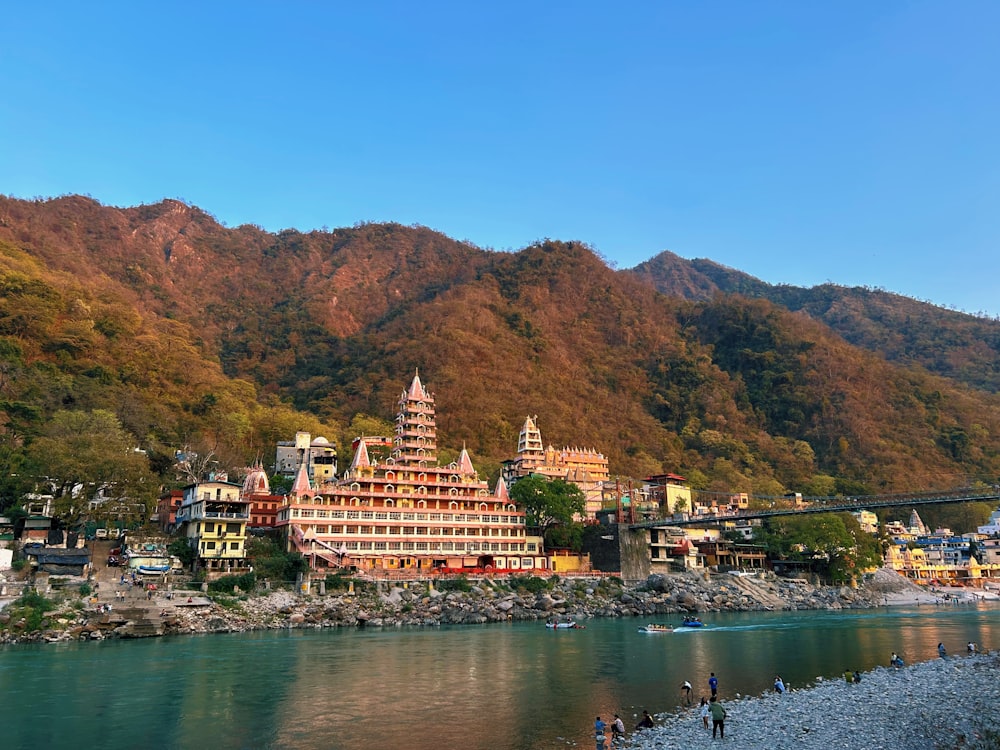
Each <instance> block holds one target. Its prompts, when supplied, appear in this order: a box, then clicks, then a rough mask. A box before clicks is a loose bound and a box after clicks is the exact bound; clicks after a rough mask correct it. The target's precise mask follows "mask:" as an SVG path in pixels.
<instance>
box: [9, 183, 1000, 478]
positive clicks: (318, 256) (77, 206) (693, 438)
mask: <svg viewBox="0 0 1000 750" xmlns="http://www.w3.org/2000/svg"><path fill="white" fill-rule="evenodd" d="M0 250H2V252H0V282H2V283H3V284H4V289H6V290H11V289H15V288H18V289H22V288H23V289H29V290H31V289H34V290H35V292H33V293H32V294H27V296H25V294H26V293H19V294H21V296H20V297H17V298H16V304H15V303H14V302H12V300H14V299H15V298H14V297H12V296H11V295H10V294H8V295H7V302H6V303H4V302H2V301H0V337H2V339H3V341H4V342H5V344H4V346H5V347H6V348H5V349H2V350H0V356H2V357H3V360H2V362H0V363H2V364H3V365H4V367H5V368H6V369H7V371H9V372H13V373H15V375H16V377H12V378H9V379H8V380H7V381H6V385H4V386H3V387H4V388H5V389H6V390H5V391H4V390H0V397H2V399H3V403H0V409H2V410H3V411H4V417H5V420H6V422H7V423H8V424H10V423H12V420H13V417H12V416H11V415H12V413H13V412H16V411H17V410H16V409H14V408H13V407H12V406H11V404H15V403H18V404H28V405H32V407H33V408H35V409H36V410H37V413H38V417H37V419H36V420H35V421H34V422H33V423H32V424H31V425H29V429H26V430H22V431H21V432H19V433H17V434H18V435H19V437H18V439H19V440H21V442H22V443H30V440H31V435H32V430H34V431H35V432H37V431H39V430H41V429H43V427H44V420H45V418H46V416H47V415H50V414H51V413H53V411H54V410H56V409H58V408H98V407H99V408H105V407H111V408H113V409H114V410H115V411H116V413H117V414H118V415H119V418H123V417H124V418H123V423H125V424H126V426H127V428H128V429H129V430H130V431H131V432H132V433H133V434H134V435H135V437H136V440H137V441H138V442H140V443H143V441H148V442H150V443H151V444H152V443H155V444H156V445H157V446H159V447H160V449H162V450H166V449H167V448H169V447H175V446H177V445H180V444H185V443H190V442H192V441H197V440H204V439H205V436H206V435H209V436H211V438H212V440H213V441H214V443H215V444H216V445H217V447H218V449H219V451H220V455H222V454H224V455H225V456H226V458H227V460H228V461H230V462H231V465H232V466H233V467H234V468H235V467H238V466H240V465H245V463H244V464H240V461H244V462H248V461H249V460H250V458H251V457H252V456H253V455H258V454H259V453H260V452H262V451H266V450H269V448H268V446H267V441H270V440H273V439H276V438H275V437H274V436H275V435H278V434H279V433H282V431H284V433H287V434H282V435H281V437H282V439H287V438H288V436H289V434H291V433H292V432H294V431H295V429H298V427H295V426H294V425H296V424H302V425H306V424H308V425H309V426H311V427H313V428H314V429H322V430H324V431H325V432H326V433H329V434H333V435H336V436H337V438H338V440H339V442H340V443H341V450H342V452H343V450H344V444H345V443H346V442H347V440H349V439H350V437H351V435H350V434H349V432H350V429H351V427H350V423H351V422H352V420H353V419H355V418H356V417H357V415H359V414H360V415H362V416H364V415H368V416H371V417H375V418H378V419H382V420H387V419H390V418H391V416H392V415H393V414H394V413H395V401H396V398H397V397H398V394H399V391H400V390H401V389H402V388H403V387H404V385H405V382H407V381H408V377H409V376H411V374H412V372H413V370H414V368H419V370H420V372H421V375H422V377H423V378H424V380H425V383H427V384H428V385H429V386H430V387H431V389H432V390H434V391H436V392H437V393H438V399H437V402H438V423H439V432H440V435H441V443H442V445H445V446H448V447H450V448H451V449H452V450H454V449H456V448H457V447H459V446H461V445H462V444H466V445H467V446H468V447H469V449H470V450H471V451H473V453H474V456H475V460H476V465H477V467H479V468H480V470H481V471H482V472H483V473H484V474H489V475H491V476H492V475H495V473H496V471H497V470H498V467H499V462H500V461H502V460H503V459H505V458H508V457H510V456H511V455H512V454H513V452H514V451H515V449H516V444H517V431H518V429H519V428H520V425H521V423H522V422H523V419H524V415H525V414H529V413H530V414H538V415H539V421H540V427H541V429H542V432H543V438H544V439H545V441H546V442H547V443H553V444H555V445H564V444H566V445H584V446H586V447H593V448H596V449H598V450H600V451H601V452H603V453H605V454H606V455H607V456H608V457H609V460H610V462H611V465H612V471H613V472H614V473H616V474H619V475H624V476H633V477H642V476H645V475H647V474H653V473H660V472H662V471H664V470H667V471H673V472H676V473H681V474H684V475H686V476H688V477H689V478H690V479H691V482H692V484H693V485H694V486H696V487H699V488H712V489H719V490H724V491H736V490H741V491H754V492H757V493H758V494H780V493H782V492H784V491H786V490H795V491H806V493H807V494H810V493H811V494H831V493H832V492H853V493H860V492H861V491H864V490H871V491H889V490H905V489H915V488H926V487H930V486H950V485H954V484H955V483H957V482H960V481H964V479H965V478H966V477H973V478H982V479H984V480H987V479H989V478H991V477H996V476H997V475H998V474H1000V398H998V397H997V395H996V393H994V392H991V391H990V390H989V384H990V383H991V382H992V375H991V376H990V377H989V378H987V377H984V376H980V381H981V382H975V378H972V379H971V382H970V380H962V379H961V378H959V377H958V376H959V375H961V374H962V373H963V372H966V371H973V372H974V371H975V370H976V369H977V368H979V367H981V366H982V363H983V362H990V361H991V360H990V359H989V358H990V356H992V355H991V353H992V352H993V351H994V350H993V349H992V348H991V347H990V346H989V345H987V346H983V347H980V348H979V349H976V348H975V347H972V346H971V345H970V344H969V343H968V337H969V336H972V335H973V333H970V332H974V331H978V330H980V329H979V328H977V327H976V325H978V324H979V323H978V322H977V323H976V325H972V324H970V323H969V322H968V321H967V320H966V319H965V318H967V317H970V316H965V317H963V318H960V319H959V321H958V323H960V324H961V325H958V324H956V325H958V328H957V329H956V331H954V332H953V338H954V339H955V341H956V342H957V343H956V346H955V347H954V348H952V349H945V350H943V356H942V357H940V358H941V359H942V361H943V362H944V363H946V364H949V366H950V367H951V369H950V370H948V371H949V372H952V373H953V374H954V375H955V376H954V377H951V378H949V377H945V376H944V375H943V374H941V373H934V372H932V371H931V370H930V368H929V367H928V366H927V365H926V364H925V363H924V361H923V359H925V358H926V357H927V352H928V348H927V347H924V348H920V347H919V346H917V344H919V343H920V338H919V336H920V331H914V332H910V331H909V330H907V331H904V333H906V335H904V336H902V337H901V339H900V341H901V342H902V343H900V344H899V345H898V348H899V351H900V354H899V355H898V356H897V359H896V360H895V361H893V360H892V359H891V358H889V357H887V356H884V355H883V354H882V353H881V352H880V351H877V350H878V346H879V344H878V341H879V337H888V330H889V327H890V326H889V325H888V324H887V323H886V322H882V321H879V320H874V322H873V323H871V324H870V328H871V331H870V332H869V334H868V336H867V338H864V343H866V344H867V345H868V346H870V347H871V348H872V349H875V350H876V351H872V350H869V349H867V348H864V347H861V346H859V345H858V344H854V343H851V342H850V340H849V338H848V335H847V334H848V333H850V331H849V330H848V329H847V326H846V325H844V324H842V325H841V329H840V330H838V329H837V328H836V327H834V326H833V325H831V324H830V323H828V322H827V321H826V320H824V319H823V315H822V314H819V312H817V311H818V310H819V308H818V307H817V305H819V303H818V302H816V301H815V300H812V299H811V297H810V295H809V294H806V293H805V292H796V294H797V295H798V296H799V297H801V298H803V299H804V300H805V302H802V303H801V304H800V303H799V302H795V301H794V300H792V297H794V296H795V295H793V294H792V292H791V291H786V292H784V293H785V294H786V297H787V300H791V301H788V304H787V305H782V304H779V303H778V302H776V301H774V300H772V299H768V298H765V296H764V292H767V293H768V294H774V295H776V296H780V295H777V292H773V291H772V290H769V288H768V287H769V285H766V284H765V283H764V282H759V280H755V281H757V284H754V283H751V282H750V281H749V279H752V277H746V279H741V280H740V279H737V280H731V281H728V282H727V281H726V280H725V278H723V277H724V276H725V274H724V273H723V272H722V271H717V270H715V269H712V268H707V267H706V266H705V264H704V263H702V264H700V265H698V264H695V263H694V262H688V261H684V262H680V261H682V260H683V259H679V258H677V257H676V256H673V258H671V257H669V256H664V254H661V255H660V256H657V258H656V259H651V261H648V262H647V264H640V265H639V266H637V267H636V268H635V269H628V270H622V271H616V270H613V269H611V268H609V267H608V265H607V264H606V263H605V262H604V261H603V260H602V259H601V258H600V257H599V256H598V255H597V254H596V253H595V252H594V251H592V250H591V249H590V248H588V247H587V246H586V245H585V244H583V243H580V242H559V241H553V240H545V241H540V242H538V243H535V244H533V245H530V246H528V247H526V248H523V249H521V250H519V251H517V252H512V253H511V252H496V251H492V250H484V249H481V248H477V247H475V246H473V245H471V244H469V243H465V242H458V241H455V240H451V239H449V238H447V237H445V236H444V235H442V234H440V233H437V232H434V231H432V230H430V229H427V228H425V227H406V226H402V225H399V224H392V223H387V224H359V225H357V226H355V227H349V228H338V229H334V230H332V231H323V232H319V231H313V232H307V233H302V232H297V231H294V230H285V231H282V232H278V233H269V232H265V231H264V230H262V229H260V228H258V227H254V226H250V225H243V226H240V227H236V228H226V227H223V226H221V225H220V224H219V223H218V222H217V221H215V220H214V219H213V218H212V217H211V216H210V215H209V214H208V213H206V212H204V211H202V210H201V209H198V208H195V207H192V206H188V205H186V204H184V203H181V202H179V201H163V202H161V203H158V204H153V205H146V206H138V207H131V208H124V209H122V208H112V207H105V206H101V205H100V204H99V203H98V202H96V201H93V200H92V199H89V198H84V197H80V196H69V197H64V198H58V199H53V200H50V201H35V202H32V201H20V200H17V199H13V198H6V197H0ZM657 259H659V262H658V263H654V262H653V261H655V260H657ZM719 268H721V267H719ZM730 270H731V269H730ZM706 271H711V273H708V272H706ZM732 273H733V274H738V273H739V272H735V271H734V272H732ZM713 274H714V275H713ZM744 276H745V275H744ZM720 280H721V281H723V282H724V283H725V284H728V285H729V286H730V287H732V286H736V285H738V284H737V281H739V282H740V283H742V284H743V286H744V287H745V288H744V290H743V291H744V292H747V291H750V292H752V295H753V296H747V295H746V294H745V293H743V294H737V293H733V292H727V291H725V290H724V289H723V288H722V286H721V285H720V284H719V281H720ZM759 285H763V286H759ZM853 299H854V298H849V300H848V301H852V300H853ZM879 299H881V298H879ZM77 302H79V303H80V304H77ZM845 304H846V303H845ZM915 304H918V303H915ZM919 304H923V303H919ZM80 305H82V307H81V306H80ZM98 308H99V309H98ZM832 308H833V305H831V306H830V309H832ZM19 309H24V310H30V311H32V312H31V314H30V315H29V316H27V317H28V318H30V320H27V321H22V322H20V323H18V321H20V320H21V318H23V317H24V316H23V315H21V313H20V312H19ZM851 309H852V310H854V315H853V317H852V316H847V319H848V320H851V321H855V324H857V323H858V322H864V320H865V318H864V317H863V312H864V309H865V308H863V307H856V308H851ZM74 310H75V312H74ZM914 310H916V311H917V312H919V315H918V316H917V317H918V318H919V320H921V321H923V320H925V319H933V320H935V321H937V322H936V323H935V325H936V326H937V329H936V330H940V331H941V336H942V337H943V336H944V335H945V334H946V333H947V332H948V331H949V330H950V329H949V328H948V326H947V325H946V323H947V322H948V320H951V318H950V317H948V316H945V318H941V319H938V318H935V315H936V313H935V312H934V311H928V310H925V309H924V308H920V307H916V308H914V309H913V310H911V311H910V315H911V318H913V317H914V315H915V312H914ZM889 313H892V314H891V315H890V314H889ZM884 315H885V318H886V320H887V321H895V320H897V319H898V318H899V316H901V315H903V313H902V312H896V311H894V309H892V308H891V307H890V308H888V312H886V313H885V314H884ZM949 315H950V314H949ZM842 317H844V316H842ZM834 322H836V320H835V321H834ZM987 322H988V321H987ZM19 326H20V327H19ZM25 326H27V327H25ZM926 327H927V326H925V328H926ZM983 330H985V331H991V330H993V329H992V328H990V327H986V328H984V329H983ZM998 330H1000V329H998ZM140 333H141V337H144V338H142V339H141V340H142V341H144V342H145V343H144V344H143V346H142V347H138V348H136V347H132V348H131V349H129V348H128V347H125V346H123V343H122V342H123V340H129V341H138V340H139V339H140ZM851 335H854V334H851ZM857 335H859V336H860V333H858V334H857ZM907 336H909V337H910V338H909V339H907ZM74 337H75V338H74ZM907 341H909V342H910V343H907ZM907 346H909V347H910V348H909V349H907V348H906V347H907ZM931 348H932V347H931ZM5 352H6V353H5ZM904 353H905V354H906V357H908V358H909V359H908V360H907V361H904V360H903V354H904ZM938 354H939V355H941V354H942V352H938ZM918 355H919V356H918ZM136 359H138V360H139V361H140V362H141V363H142V364H141V365H140V366H139V367H138V368H137V366H136V362H135V361H133V360H136ZM137 371H138V372H139V373H140V375H141V377H138V378H137V377H136V372H137ZM40 373H47V374H46V375H45V378H47V380H46V381H45V382H48V383H49V385H48V386H45V387H42V388H35V389H34V390H32V388H29V387H27V385H26V384H27V383H28V382H29V381H30V380H31V379H32V378H36V379H37V378H41V377H42V375H40ZM87 373H89V374H87ZM55 382H59V383H61V384H62V385H61V386H59V388H61V389H62V390H60V391H59V393H62V395H61V396H60V397H58V398H54V397H53V393H54V392H55V390H54V389H55V385H54V383H55ZM46 389H49V391H52V392H46ZM125 396H127V397H128V398H125ZM4 404H6V406H4ZM126 404H132V406H130V407H129V408H128V409H126V407H125V405H126ZM129 410H131V412H135V413H131V412H130V413H125V412H129ZM137 413H138V414H145V415H146V416H145V417H143V418H138V417H137V416H136V414H137ZM227 430H229V432H227ZM10 434H12V433H11V432H10V428H8V436H9V435H10ZM8 443H9V444H10V446H11V449H12V450H13V449H18V444H17V441H16V440H10V439H8ZM345 458H346V457H342V460H344V459H345Z"/></svg>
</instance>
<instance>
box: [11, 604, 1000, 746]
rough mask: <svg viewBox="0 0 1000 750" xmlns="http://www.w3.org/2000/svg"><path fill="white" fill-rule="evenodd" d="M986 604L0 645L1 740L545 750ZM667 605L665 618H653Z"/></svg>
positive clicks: (988, 618)
mask: <svg viewBox="0 0 1000 750" xmlns="http://www.w3.org/2000/svg"><path fill="white" fill-rule="evenodd" d="M998 613H1000V608H997V607H996V606H995V605H989V604H981V605H978V606H976V607H962V608H931V607H921V608H914V609H910V610H882V611H877V612H854V611H852V612H787V613H779V612H774V613H758V614H713V615H712V616H711V617H710V618H708V617H706V621H707V622H708V626H707V627H705V628H702V629H699V630H681V629H679V630H677V631H676V632H674V633H671V634H661V635H647V634H641V633H638V632H637V628H638V626H639V625H641V624H644V623H641V622H638V621H635V620H600V621H589V622H588V623H587V628H586V629H585V630H563V631H552V630H546V629H545V628H544V627H542V625H541V624H540V623H539V624H530V623H523V624H520V623H519V624H508V625H491V626H483V627H470V628H440V629H427V630H384V631H383V630H343V631H284V632H269V633H254V634H248V635H232V636H210V637H188V638H175V639H158V640H143V641H131V642H108V643H101V644H67V645H60V646H49V647H14V648H4V649H0V690H3V694H4V696H5V698H4V701H3V703H2V704H0V705H2V706H3V708H2V709H0V712H2V715H0V721H2V722H3V726H4V737H5V742H4V746H5V747H14V748H21V747H31V748H34V747H47V748H48V747H70V746H72V747H79V746H81V745H82V746H88V745H92V746H105V745H108V746H115V747H117V748H146V747H157V748H167V749H171V748H177V749H178V750H180V749H184V750H186V749H187V748H198V749H199V750H200V749H201V748H205V747H208V748H211V750H230V749H231V748H232V749H237V748H238V749H240V750H242V749H244V748H246V749H250V748H253V749H257V748H267V749H269V750H286V749H287V750H291V749H293V748H294V749H296V750H312V749H313V748H316V749H317V750H319V749H320V748H322V749H323V750H337V749H338V748H344V749H347V748H350V749H351V750H358V749H359V748H372V749H373V750H374V749H377V750H393V749H394V748H407V750H425V748H426V749H427V750H430V749H431V748H433V749H434V750H440V748H450V747H462V748H467V749H468V750H476V749H477V748H482V749H483V750H486V749H489V750H554V749H555V748H565V747H566V746H567V745H570V744H573V743H575V744H577V745H579V746H581V747H589V746H590V745H591V744H596V741H595V739H594V734H593V723H594V717H595V716H596V715H598V714H600V715H602V716H604V717H605V718H608V717H611V716H613V714H614V713H616V712H618V713H621V715H622V717H623V719H624V720H625V723H626V727H627V729H629V730H630V731H631V730H632V728H633V727H634V726H635V724H636V723H637V722H638V720H639V717H640V716H641V713H642V710H643V709H648V710H650V711H651V712H653V713H660V712H664V711H673V710H676V709H678V707H679V705H680V703H681V702H682V700H683V696H682V693H681V691H680V685H681V683H682V682H684V680H690V681H691V683H692V685H693V686H694V692H693V698H694V702H695V703H697V702H698V698H699V697H700V696H701V695H707V694H708V684H707V679H708V675H709V673H710V672H715V673H716V674H717V675H718V677H719V680H720V693H721V695H722V696H723V697H724V698H727V697H733V696H735V695H736V694H759V693H763V692H766V691H769V690H770V689H771V685H772V682H773V679H774V675H775V674H781V675H782V677H783V678H784V679H785V682H786V684H787V685H788V686H789V687H790V688H792V689H795V688H798V687H801V686H803V685H805V684H808V683H811V682H813V681H814V679H815V678H816V677H818V676H821V675H822V676H826V677H833V676H837V675H839V674H841V673H842V672H843V670H844V669H851V670H854V669H858V670H861V671H865V670H868V669H871V668H873V667H875V666H877V665H880V664H881V665H887V664H888V660H889V655H890V654H891V653H892V652H894V651H895V652H897V653H899V654H900V655H901V656H902V657H903V658H904V659H905V660H906V662H907V663H914V662H917V661H923V660H927V659H932V658H937V657H936V646H937V643H938V642H939V641H943V642H945V644H946V645H947V647H948V650H949V653H951V654H964V652H965V644H966V643H967V642H968V641H970V640H974V641H977V642H978V643H979V644H980V645H981V646H982V647H987V648H988V647H990V646H998V645H1000V637H998V636H1000V618H998V616H997V615H998ZM664 619H666V618H664Z"/></svg>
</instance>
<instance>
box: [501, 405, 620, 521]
mask: <svg viewBox="0 0 1000 750" xmlns="http://www.w3.org/2000/svg"><path fill="white" fill-rule="evenodd" d="M537 420H538V417H537V416H535V417H530V416H529V417H526V418H525V420H524V425H523V426H522V427H521V433H520V435H518V438H517V457H516V458H512V459H510V460H508V461H504V463H503V468H502V469H501V476H502V478H503V480H504V481H505V482H506V483H507V486H508V487H509V486H510V485H512V484H513V483H514V482H516V481H517V480H518V479H523V478H524V477H528V476H531V475H532V474H540V475H541V476H544V477H548V478H549V479H564V480H566V481H567V482H570V483H572V484H575V485H576V486H577V487H579V488H580V489H581V490H582V491H583V495H584V499H585V501H586V506H585V511H584V514H585V516H586V517H587V518H594V517H596V515H597V512H598V511H599V510H600V509H601V507H602V491H603V487H604V483H605V482H606V481H608V478H609V476H610V475H609V474H608V459H607V458H606V457H605V456H604V454H602V453H598V452H597V451H596V450H594V449H593V448H570V447H568V446H566V447H563V448H561V449H558V450H557V449H556V448H554V447H552V446H551V445H550V446H548V447H545V446H544V444H543V443H542V433H541V431H540V430H539V429H538V424H537Z"/></svg>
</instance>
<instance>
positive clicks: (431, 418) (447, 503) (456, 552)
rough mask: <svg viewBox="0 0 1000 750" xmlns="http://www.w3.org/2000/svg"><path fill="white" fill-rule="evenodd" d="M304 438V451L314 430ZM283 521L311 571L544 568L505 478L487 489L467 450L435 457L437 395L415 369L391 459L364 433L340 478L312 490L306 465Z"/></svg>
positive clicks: (282, 526)
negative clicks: (375, 450) (376, 456)
mask: <svg viewBox="0 0 1000 750" xmlns="http://www.w3.org/2000/svg"><path fill="white" fill-rule="evenodd" d="M301 442H302V445H301V447H300V448H299V450H300V451H301V452H302V455H303V456H304V455H305V451H306V448H307V447H308V436H305V438H304V440H302V441H301ZM277 526H278V528H280V529H283V530H284V532H285V537H286V539H287V544H288V550H289V551H296V552H299V553H301V554H302V555H303V556H305V558H306V559H307V560H308V561H309V564H310V566H311V567H312V568H313V569H324V568H337V567H355V568H357V569H358V570H360V571H362V572H368V573H371V574H374V575H379V574H385V573H395V574H399V575H405V574H413V575H416V574H425V573H430V572H435V571H437V572H463V571H483V572H491V571H497V572H500V571H511V570H516V571H523V570H535V569H541V568H546V569H547V568H548V562H547V560H546V558H545V556H544V554H543V553H542V549H541V544H540V540H539V539H537V538H534V537H528V536H527V534H526V527H525V515H524V512H523V511H520V510H518V509H517V507H516V506H515V504H514V503H513V502H512V501H511V500H510V498H509V497H508V495H507V487H506V485H505V484H504V482H503V480H502V479H501V480H499V481H498V483H497V486H496V488H495V490H494V491H493V492H491V491H490V489H489V486H488V484H487V483H486V482H485V481H483V480H481V479H480V478H479V474H478V473H477V472H476V470H475V468H474V467H473V465H472V461H471V459H470V458H469V454H468V452H467V451H466V450H465V448H463V449H462V453H461V455H460V456H459V458H458V460H457V461H454V462H452V463H450V464H448V465H447V466H440V465H439V464H438V458H437V427H436V422H435V409H434V395H433V394H432V393H430V392H429V391H428V390H427V389H426V388H425V387H424V386H423V384H422V383H421V382H420V376H419V374H416V375H414V377H413V381H412V382H411V383H410V387H409V388H408V389H407V390H405V391H403V393H402V394H401V395H400V397H399V412H398V414H397V415H396V428H395V434H394V435H393V436H392V449H391V452H390V454H389V456H388V458H385V459H383V460H372V458H371V457H370V456H369V453H368V449H367V443H366V441H365V439H360V440H358V441H357V447H356V449H355V451H354V456H353V459H352V460H351V465H350V468H349V469H348V470H347V471H346V472H345V474H344V476H343V478H342V479H340V480H338V481H336V482H328V483H326V484H323V485H319V486H317V487H315V488H314V487H313V485H312V484H311V483H310V481H309V477H308V474H307V473H306V470H305V464H304V462H300V464H299V470H298V473H297V474H296V479H295V484H294V485H293V487H292V491H291V493H290V494H289V495H288V498H287V499H286V504H285V505H284V506H283V507H282V508H281V509H280V510H279V512H278V518H277Z"/></svg>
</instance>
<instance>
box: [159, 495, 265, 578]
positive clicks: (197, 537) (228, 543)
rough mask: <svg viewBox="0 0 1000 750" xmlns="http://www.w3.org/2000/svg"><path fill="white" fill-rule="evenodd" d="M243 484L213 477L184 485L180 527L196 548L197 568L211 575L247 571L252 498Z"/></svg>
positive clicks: (179, 516)
mask: <svg viewBox="0 0 1000 750" xmlns="http://www.w3.org/2000/svg"><path fill="white" fill-rule="evenodd" d="M241 490H242V487H241V485H238V484H233V483H232V482H229V481H225V480H217V479H210V480H208V481H204V482H195V483H194V484H189V485H188V486H187V487H185V488H184V490H183V491H184V496H183V499H182V500H181V506H180V508H178V509H177V528H178V529H179V530H180V533H181V534H182V535H183V536H185V537H187V539H188V543H189V544H190V545H191V547H192V548H193V549H194V550H195V555H196V557H195V570H196V571H197V570H204V571H206V574H207V575H208V577H209V578H212V577H218V576H222V575H229V574H239V573H244V572H246V571H247V570H248V569H249V568H248V566H247V561H246V540H247V523H248V522H249V521H250V501H249V500H247V499H244V498H242V497H241Z"/></svg>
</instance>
